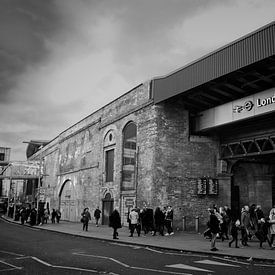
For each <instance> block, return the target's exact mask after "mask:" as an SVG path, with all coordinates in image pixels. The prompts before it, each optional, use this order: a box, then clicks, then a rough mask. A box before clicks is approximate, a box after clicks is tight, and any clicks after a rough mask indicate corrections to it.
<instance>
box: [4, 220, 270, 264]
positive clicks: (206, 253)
mask: <svg viewBox="0 0 275 275" xmlns="http://www.w3.org/2000/svg"><path fill="white" fill-rule="evenodd" d="M0 218H1V220H4V221H6V222H9V223H12V224H16V225H19V226H22V225H21V224H20V223H18V222H16V221H13V220H9V219H6V217H3V216H0ZM23 226H26V227H30V228H35V229H38V230H44V231H50V232H54V233H57V234H63V235H71V236H74V237H78V238H86V239H93V240H100V241H107V242H111V243H122V244H127V245H138V246H142V247H148V248H154V249H159V250H169V251H175V252H180V253H182V254H191V253H196V254H199V255H209V256H220V257H228V258H235V259H241V260H246V261H247V262H249V259H250V257H246V256H235V255H230V254H226V253H220V252H216V253H213V252H211V251H209V252H206V251H197V250H187V249H179V248H171V247H162V246H158V245H148V244H140V243H132V242H127V241H124V240H119V241H116V240H113V239H111V238H110V239H107V238H102V237H96V236H82V235H78V234H75V233H69V232H62V231H58V230H54V229H47V228H43V227H39V226H37V225H35V226H31V225H28V224H24V225H23ZM253 262H266V263H270V264H275V260H274V259H268V258H257V257H256V258H254V257H253V258H252V260H251V261H250V263H251V264H252V263H253Z"/></svg>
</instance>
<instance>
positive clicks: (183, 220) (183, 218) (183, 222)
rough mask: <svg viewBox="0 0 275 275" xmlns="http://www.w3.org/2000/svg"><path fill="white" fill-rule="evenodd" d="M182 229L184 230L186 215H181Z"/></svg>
mask: <svg viewBox="0 0 275 275" xmlns="http://www.w3.org/2000/svg"><path fill="white" fill-rule="evenodd" d="M182 230H183V231H186V216H183V217H182Z"/></svg>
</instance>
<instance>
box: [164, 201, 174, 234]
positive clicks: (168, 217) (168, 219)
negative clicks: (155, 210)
mask: <svg viewBox="0 0 275 275" xmlns="http://www.w3.org/2000/svg"><path fill="white" fill-rule="evenodd" d="M164 224H165V227H166V228H167V233H166V234H165V236H168V235H174V231H173V209H172V207H171V206H170V205H169V206H168V207H167V211H166V213H165V219H164Z"/></svg>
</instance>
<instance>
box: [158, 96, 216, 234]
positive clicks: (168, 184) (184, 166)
mask: <svg viewBox="0 0 275 275" xmlns="http://www.w3.org/2000/svg"><path fill="white" fill-rule="evenodd" d="M156 109H157V141H156V143H155V145H156V154H155V171H154V189H155V192H154V201H155V204H157V205H161V206H165V205H171V206H172V207H173V208H174V227H175V228H179V229H181V228H182V218H183V216H186V221H187V227H188V228H189V229H190V228H192V229H193V228H194V226H195V217H196V216H199V217H200V220H201V223H202V224H205V223H206V220H207V219H208V213H207V208H208V207H209V206H210V205H212V204H214V203H217V202H218V200H219V198H218V197H209V196H203V197H199V196H198V195H197V178H199V177H203V176H208V177H216V176H217V160H218V143H217V141H215V140H214V139H210V138H205V137H198V136H190V134H189V113H188V111H187V110H186V109H185V108H184V106H183V104H182V103H181V102H180V101H170V102H169V101H166V102H164V103H161V104H158V106H157V107H156Z"/></svg>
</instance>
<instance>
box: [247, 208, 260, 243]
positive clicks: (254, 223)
mask: <svg viewBox="0 0 275 275" xmlns="http://www.w3.org/2000/svg"><path fill="white" fill-rule="evenodd" d="M249 218H250V226H249V227H248V238H249V239H250V240H251V239H252V237H253V235H255V232H256V230H257V227H258V219H257V215H256V204H254V203H253V204H252V205H251V206H250V207H249Z"/></svg>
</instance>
